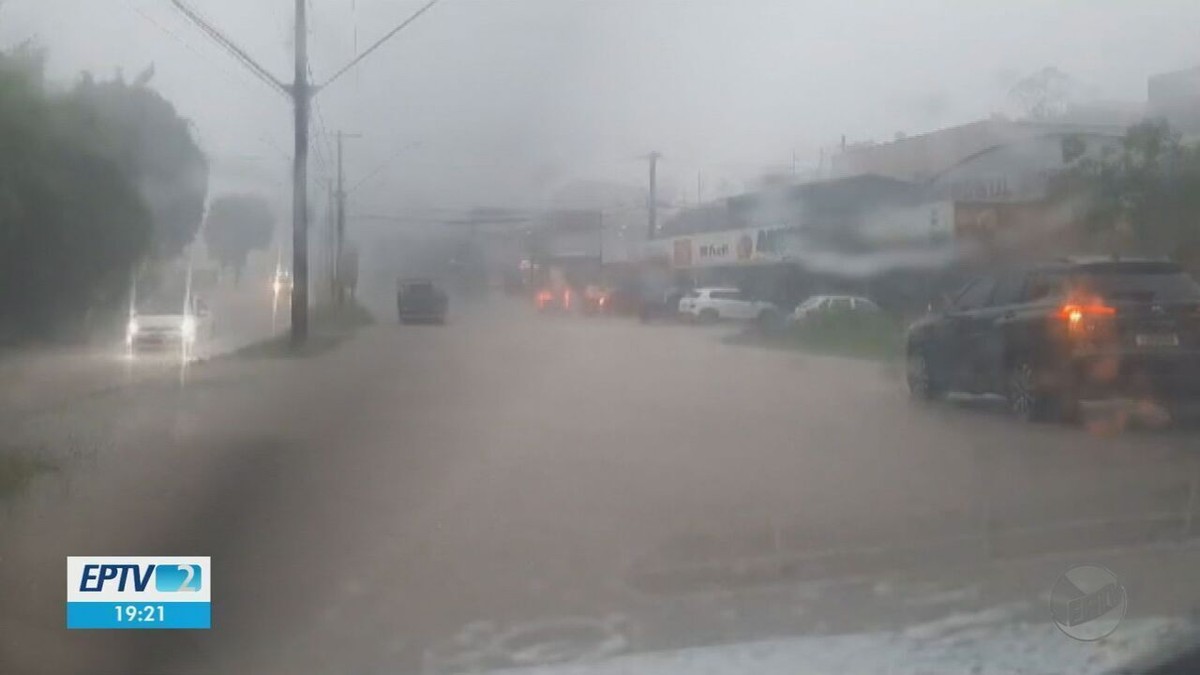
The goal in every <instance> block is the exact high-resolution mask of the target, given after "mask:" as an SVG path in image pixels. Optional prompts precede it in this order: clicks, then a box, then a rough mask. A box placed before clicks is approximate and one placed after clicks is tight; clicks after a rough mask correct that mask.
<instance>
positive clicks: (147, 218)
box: [0, 45, 273, 344]
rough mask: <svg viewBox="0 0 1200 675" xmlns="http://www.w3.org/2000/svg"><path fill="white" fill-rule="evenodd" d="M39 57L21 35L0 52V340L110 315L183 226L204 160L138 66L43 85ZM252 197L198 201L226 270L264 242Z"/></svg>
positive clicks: (188, 222)
mask: <svg viewBox="0 0 1200 675" xmlns="http://www.w3.org/2000/svg"><path fill="white" fill-rule="evenodd" d="M44 63H45V55H44V53H43V52H42V51H41V50H40V49H38V48H36V47H32V46H28V45H26V46H22V47H19V48H17V49H14V50H12V51H9V52H6V53H0V344H13V343H23V342H28V341H32V340H45V339H72V338H78V337H82V336H84V335H86V333H87V332H88V331H89V330H92V329H94V328H96V327H97V326H98V325H101V324H102V323H103V322H104V321H105V320H106V319H107V318H109V317H112V316H114V315H117V314H119V310H121V309H123V308H124V306H125V303H126V302H127V298H128V294H129V288H130V284H131V279H132V278H133V276H134V275H135V274H137V272H138V270H144V269H146V268H147V267H153V266H155V265H158V264H162V263H165V262H166V261H169V260H171V259H173V258H176V257H177V256H179V255H180V254H181V253H182V252H183V251H184V250H185V249H186V247H187V246H188V245H189V244H190V243H191V242H192V241H193V240H194V239H195V237H196V234H197V231H198V230H199V229H200V227H201V225H202V221H203V220H204V216H205V207H206V203H207V200H208V183H209V163H208V160H207V158H206V157H205V155H204V153H203V152H202V150H201V148H200V147H199V145H198V144H197V142H196V140H195V138H194V136H193V134H192V129H191V126H190V123H189V122H188V121H187V120H186V119H184V118H182V117H181V116H180V115H179V114H178V113H177V111H176V110H175V108H174V106H173V105H172V104H171V103H170V102H169V101H167V100H166V99H165V98H163V97H162V96H161V95H160V94H158V93H157V92H156V91H154V90H153V89H152V88H150V86H149V81H150V79H151V78H152V76H153V70H152V69H151V70H147V71H146V72H145V73H143V74H142V75H140V76H139V77H138V78H136V79H135V80H133V81H132V82H126V81H125V80H124V78H123V77H121V76H117V77H114V78H112V79H109V80H98V79H96V78H94V77H92V76H91V75H89V74H84V75H82V76H81V77H79V78H78V80H77V81H76V82H75V83H74V84H73V85H71V86H70V87H67V88H54V87H52V86H50V85H49V84H48V83H47V81H46V78H45V74H44ZM265 204H266V202H265V200H263V199H262V198H261V197H255V196H246V195H237V196H231V197H228V198H221V199H218V200H216V201H215V202H214V203H213V204H212V207H211V209H212V211H213V213H214V215H219V218H218V219H217V220H216V221H214V222H215V226H214V227H213V230H214V232H212V233H210V234H209V235H208V236H207V237H206V239H208V240H209V242H208V243H209V244H210V248H213V249H214V255H215V256H216V257H217V259H218V260H219V261H220V262H221V263H222V264H224V265H229V266H233V267H234V268H235V269H236V270H238V271H240V267H241V265H242V264H244V261H245V257H246V252H247V251H248V250H249V249H251V248H255V247H261V246H265V245H266V244H267V243H269V241H270V234H271V229H272V227H273V225H272V224H271V222H272V221H271V220H270V216H269V209H266V210H265V214H266V215H264V209H265ZM247 205H249V206H247ZM247 209H248V210H247ZM264 223H265V224H264ZM264 230H265V233H264Z"/></svg>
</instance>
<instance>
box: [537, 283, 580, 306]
mask: <svg viewBox="0 0 1200 675" xmlns="http://www.w3.org/2000/svg"><path fill="white" fill-rule="evenodd" d="M533 302H534V304H535V305H536V306H537V309H538V311H539V312H542V313H549V312H569V311H571V310H572V309H574V307H575V302H576V299H575V293H574V292H572V291H571V287H570V286H563V287H561V288H543V289H541V290H539V291H538V292H537V293H535V294H534V296H533Z"/></svg>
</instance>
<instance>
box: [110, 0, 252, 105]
mask: <svg viewBox="0 0 1200 675" xmlns="http://www.w3.org/2000/svg"><path fill="white" fill-rule="evenodd" d="M123 2H124V3H125V7H126V8H128V9H129V11H131V12H133V13H134V14H137V15H138V16H139V17H141V18H142V20H144V21H145V22H146V23H148V24H150V25H151V26H153V27H154V28H156V29H158V30H159V31H161V32H162V33H163V34H164V35H166V36H168V37H170V38H171V39H173V40H175V41H176V42H178V43H179V45H180V46H181V47H183V48H184V49H186V50H188V51H189V52H191V53H193V54H195V55H196V56H198V57H200V59H201V60H202V61H203V62H204V63H205V64H207V65H208V66H210V67H212V68H214V69H215V70H217V71H220V72H221V73H222V74H223V75H225V76H226V77H228V78H229V79H230V80H231V81H234V82H236V83H237V85H238V86H239V87H244V88H245V89H246V90H247V91H249V90H251V87H250V86H249V85H248V84H247V83H246V81H245V80H243V79H242V78H241V77H240V76H236V75H234V74H233V73H232V72H231V71H229V70H227V69H225V68H223V67H221V66H219V65H217V63H216V62H214V61H213V60H212V58H211V57H210V56H209V55H207V54H205V53H203V52H201V51H200V50H199V49H197V48H196V47H194V46H193V45H192V44H191V43H190V42H188V41H187V40H185V39H183V37H181V36H180V35H179V34H178V33H176V32H175V31H173V30H171V29H170V28H167V27H166V26H164V25H163V24H162V23H161V22H159V21H158V20H156V19H155V18H154V17H152V16H150V15H149V14H147V13H146V12H145V10H143V9H142V8H141V7H138V6H137V5H135V4H133V2H132V1H131V0H123Z"/></svg>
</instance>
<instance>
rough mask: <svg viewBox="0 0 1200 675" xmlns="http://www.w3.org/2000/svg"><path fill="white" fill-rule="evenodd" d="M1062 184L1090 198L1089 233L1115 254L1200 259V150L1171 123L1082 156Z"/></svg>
mask: <svg viewBox="0 0 1200 675" xmlns="http://www.w3.org/2000/svg"><path fill="white" fill-rule="evenodd" d="M1056 189H1057V190H1058V191H1060V192H1069V193H1071V194H1073V195H1075V196H1076V197H1081V198H1082V199H1083V203H1084V204H1085V205H1086V206H1085V208H1084V210H1083V214H1082V215H1083V223H1084V225H1085V226H1086V231H1087V232H1089V233H1090V234H1093V235H1098V236H1100V237H1103V238H1105V239H1106V240H1107V241H1109V242H1110V246H1111V248H1113V249H1114V252H1131V253H1143V254H1153V255H1169V256H1172V257H1175V258H1176V259H1179V260H1181V261H1182V262H1184V263H1185V264H1188V265H1189V266H1192V267H1193V268H1195V267H1196V266H1197V265H1198V264H1200V148H1198V147H1195V146H1189V145H1185V144H1182V143H1181V142H1180V138H1179V135H1178V134H1177V133H1175V132H1174V131H1172V130H1171V128H1170V127H1169V126H1168V125H1167V124H1166V122H1163V121H1158V120H1150V121H1146V122H1141V123H1139V124H1136V125H1134V126H1132V127H1130V128H1129V129H1128V130H1127V131H1126V134H1125V138H1124V139H1123V142H1122V144H1121V150H1120V151H1119V152H1116V153H1111V154H1109V155H1108V156H1105V157H1100V158H1086V159H1081V160H1079V161H1078V163H1077V164H1076V165H1075V166H1074V167H1073V168H1072V169H1071V170H1070V171H1068V172H1067V173H1066V174H1064V175H1063V176H1062V177H1060V179H1059V182H1058V184H1057V186H1056Z"/></svg>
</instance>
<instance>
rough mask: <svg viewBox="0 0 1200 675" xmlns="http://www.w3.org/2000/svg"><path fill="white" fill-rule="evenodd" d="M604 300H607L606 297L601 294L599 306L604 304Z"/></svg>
mask: <svg viewBox="0 0 1200 675" xmlns="http://www.w3.org/2000/svg"><path fill="white" fill-rule="evenodd" d="M605 302H608V298H606V297H604V296H603V295H602V296H600V306H601V307H603V306H604V303H605Z"/></svg>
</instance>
